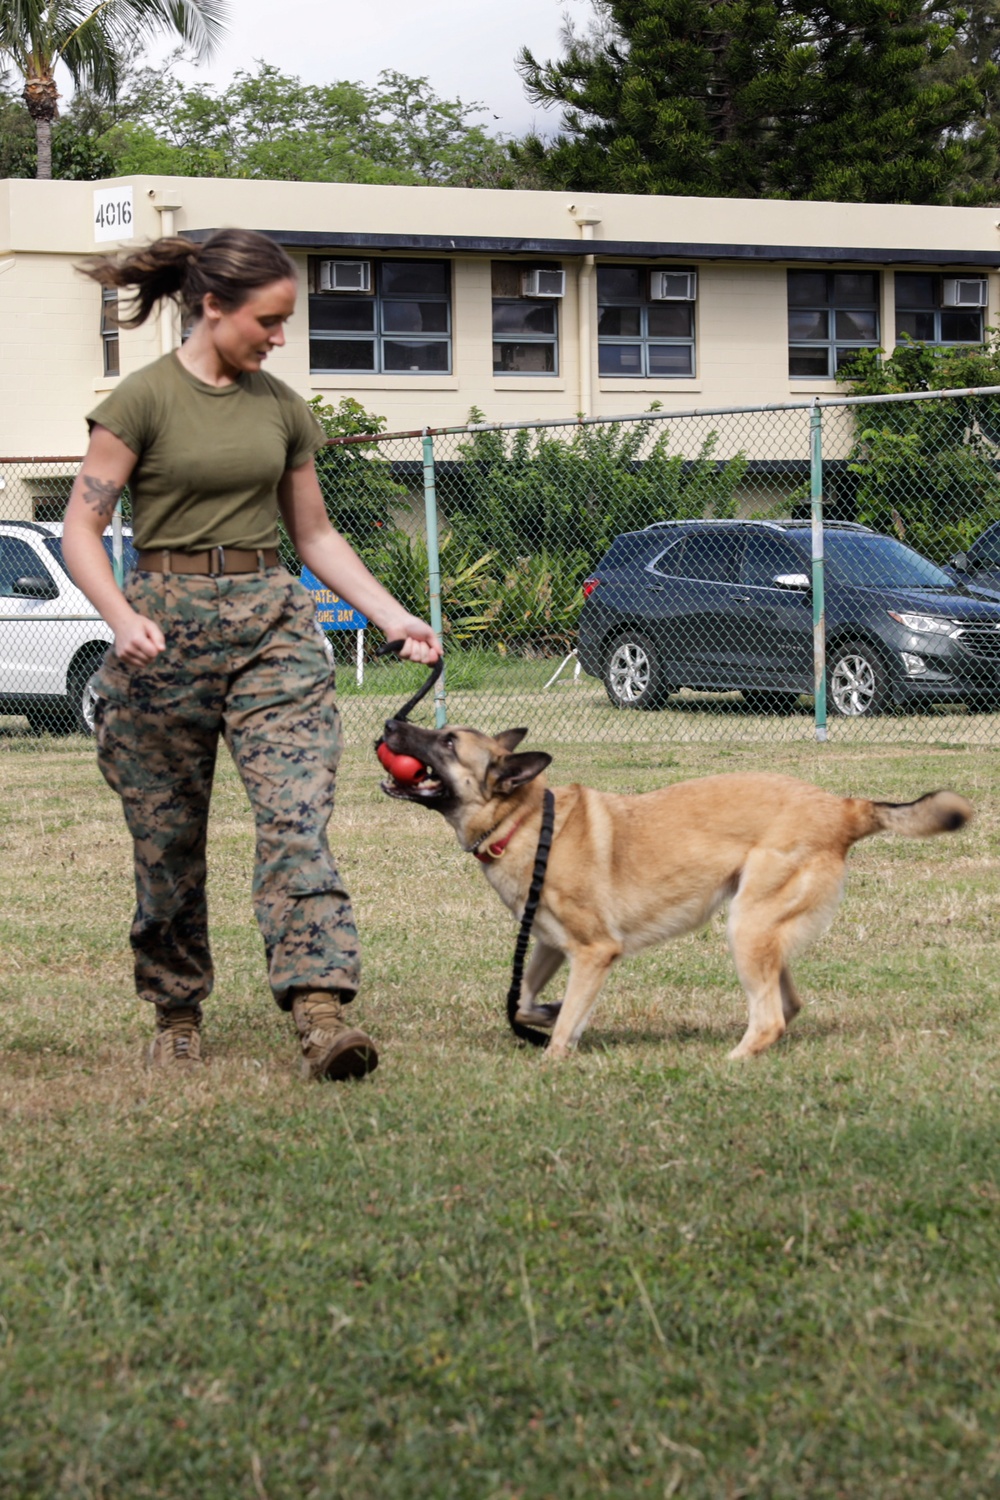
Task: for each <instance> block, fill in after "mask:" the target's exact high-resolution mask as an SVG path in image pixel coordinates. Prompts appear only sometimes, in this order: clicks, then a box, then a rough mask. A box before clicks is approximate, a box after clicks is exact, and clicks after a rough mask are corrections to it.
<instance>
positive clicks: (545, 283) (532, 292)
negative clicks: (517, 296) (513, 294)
mask: <svg viewBox="0 0 1000 1500" xmlns="http://www.w3.org/2000/svg"><path fill="white" fill-rule="evenodd" d="M565 295H566V272H565V271H523V272H522V273H521V296H522V297H565Z"/></svg>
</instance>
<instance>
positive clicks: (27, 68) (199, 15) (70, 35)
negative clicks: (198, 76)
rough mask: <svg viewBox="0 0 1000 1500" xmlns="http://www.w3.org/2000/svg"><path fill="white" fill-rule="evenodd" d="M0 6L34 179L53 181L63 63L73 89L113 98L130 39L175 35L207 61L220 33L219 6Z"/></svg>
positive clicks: (112, 0)
mask: <svg viewBox="0 0 1000 1500" xmlns="http://www.w3.org/2000/svg"><path fill="white" fill-rule="evenodd" d="M88 3H89V0H83V3H82V4H81V3H80V0H0V56H5V57H7V58H9V59H10V61H11V62H12V63H13V64H14V66H15V67H16V68H17V70H18V72H19V73H20V74H21V76H22V77H23V79H24V94H23V97H24V102H25V104H26V106H27V109H28V114H29V115H30V116H31V118H32V120H33V121H34V123H35V130H36V136H37V169H36V172H37V176H38V177H41V178H49V177H51V176H52V125H53V121H55V120H56V119H57V118H58V115H59V90H58V87H57V85H56V79H55V70H56V65H57V64H58V63H60V62H61V63H63V64H64V65H65V66H66V68H67V69H68V70H69V74H70V77H71V78H72V79H73V82H74V84H85V85H89V86H91V87H92V88H94V89H96V90H98V91H106V92H109V93H113V92H114V90H115V88H116V85H117V82H118V79H119V76H120V74H121V70H122V58H123V56H124V55H125V54H126V52H127V51H128V50H129V49H130V48H132V47H134V45H135V42H136V39H137V38H138V37H140V36H143V35H148V34H149V33H151V32H154V31H161V30H165V31H174V32H176V33H177V34H178V35H179V36H181V37H182V38H183V39H184V41H185V42H186V43H188V45H190V46H191V47H193V48H194V49H195V50H196V51H197V53H198V55H200V56H205V55H208V54H209V53H210V52H211V50H212V48H213V46H214V44H215V42H216V40H217V39H218V37H219V36H221V34H222V31H223V29H224V19H225V14H226V4H225V0H100V3H96V4H92V5H91V6H90V8H89V9H88V8H87V6H88Z"/></svg>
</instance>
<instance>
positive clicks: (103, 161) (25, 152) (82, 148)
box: [0, 79, 114, 181]
mask: <svg viewBox="0 0 1000 1500" xmlns="http://www.w3.org/2000/svg"><path fill="white" fill-rule="evenodd" d="M4 84H5V81H4V80H3V79H0V179H3V178H4V177H34V176H35V173H36V170H37V165H38V144H37V139H36V135H35V127H34V124H33V122H32V119H31V116H30V115H29V114H28V111H27V109H25V106H24V100H23V98H21V97H20V94H19V93H18V94H17V95H15V94H13V93H12V92H11V90H10V89H9V88H8V87H5V86H4ZM113 174H114V162H113V161H112V159H111V156H110V155H109V154H108V152H107V151H105V150H104V149H103V148H102V147H101V146H100V145H99V143H98V142H97V141H96V140H95V138H94V137H93V136H92V135H91V134H90V133H89V132H88V131H86V130H85V129H83V128H82V127H81V125H80V122H79V121H77V120H76V119H73V118H64V119H61V120H59V121H58V122H57V123H56V125H55V126H54V127H53V130H52V176H53V177H59V178H70V179H76V180H78V181H79V180H83V181H92V180H93V179H95V178H98V177H110V176H112V175H113Z"/></svg>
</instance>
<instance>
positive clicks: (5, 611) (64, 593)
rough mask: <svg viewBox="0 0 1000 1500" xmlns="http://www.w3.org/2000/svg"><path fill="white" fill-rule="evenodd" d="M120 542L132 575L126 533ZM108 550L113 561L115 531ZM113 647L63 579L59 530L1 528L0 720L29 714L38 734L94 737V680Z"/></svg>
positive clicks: (34, 524)
mask: <svg viewBox="0 0 1000 1500" xmlns="http://www.w3.org/2000/svg"><path fill="white" fill-rule="evenodd" d="M122 540H123V561H124V566H125V571H126V572H128V570H129V569H130V568H132V567H133V566H134V565H135V560H136V554H135V550H134V548H133V546H132V537H131V532H130V531H129V530H128V528H126V529H125V532H124V536H123V539H122ZM104 545H105V547H106V548H107V551H108V556H109V557H111V555H112V536H111V530H110V528H109V529H108V530H107V531H106V532H105V533H104ZM112 639H113V633H112V631H111V630H110V629H109V627H108V626H107V625H105V623H104V621H103V620H102V619H101V618H100V616H99V615H98V614H97V612H96V610H95V609H94V606H93V605H92V604H91V603H90V601H89V600H88V599H87V598H86V596H85V595H84V594H82V593H81V592H80V590H79V589H78V588H77V587H76V585H75V584H74V582H73V580H72V578H70V576H69V573H68V572H67V571H66V566H65V564H64V562H63V557H62V525H61V524H59V523H56V522H45V521H0V714H24V715H25V717H26V718H27V720H28V723H29V725H30V727H31V729H32V730H33V731H34V732H35V733H39V734H41V733H45V732H48V733H50V734H66V733H70V732H73V731H77V732H79V733H83V734H93V732H94V694H93V691H92V689H91V687H90V679H91V678H92V677H93V675H94V672H95V671H96V670H97V668H98V667H99V666H100V664H101V660H102V658H103V656H104V653H105V651H106V650H107V647H108V645H109V644H110V642H111V640H112Z"/></svg>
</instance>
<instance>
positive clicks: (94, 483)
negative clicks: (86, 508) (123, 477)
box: [80, 474, 125, 518]
mask: <svg viewBox="0 0 1000 1500" xmlns="http://www.w3.org/2000/svg"><path fill="white" fill-rule="evenodd" d="M80 479H81V480H82V482H83V498H84V502H85V503H86V504H87V505H91V506H93V508H94V510H96V511H97V514H98V515H99V516H101V517H106V518H107V517H110V516H112V515H113V514H114V509H115V506H116V505H117V504H118V497H119V495H120V494H121V492H122V490H123V489H124V488H125V486H124V485H123V484H115V482H114V480H113V479H96V478H95V477H94V475H93V474H81V475H80Z"/></svg>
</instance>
